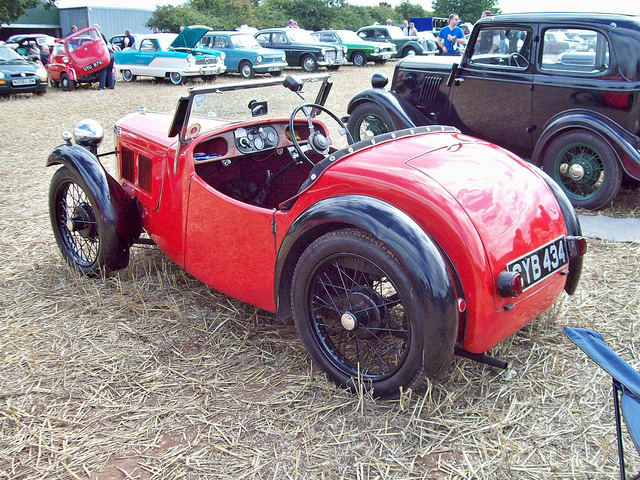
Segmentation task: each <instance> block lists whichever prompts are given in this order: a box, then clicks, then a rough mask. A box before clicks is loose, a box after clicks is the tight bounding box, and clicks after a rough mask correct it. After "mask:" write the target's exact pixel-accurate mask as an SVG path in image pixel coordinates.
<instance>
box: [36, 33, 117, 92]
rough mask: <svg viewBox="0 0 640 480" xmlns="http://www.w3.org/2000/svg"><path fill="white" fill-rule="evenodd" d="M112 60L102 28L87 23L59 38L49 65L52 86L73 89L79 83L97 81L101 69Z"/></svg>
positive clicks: (52, 51) (50, 56)
mask: <svg viewBox="0 0 640 480" xmlns="http://www.w3.org/2000/svg"><path fill="white" fill-rule="evenodd" d="M109 62H110V55H109V50H108V48H107V44H106V43H105V41H104V39H103V38H102V35H101V34H100V31H99V30H98V29H97V28H96V27H87V28H83V29H82V30H78V31H77V32H75V33H73V34H71V35H69V36H68V37H66V38H59V39H58V40H56V43H55V44H54V46H53V48H52V50H51V54H50V55H49V62H48V63H47V65H46V69H47V72H48V73H49V81H50V82H51V84H52V86H58V85H60V86H61V87H62V89H63V90H72V89H73V87H74V86H75V85H76V84H77V83H91V82H97V81H98V71H100V70H101V69H103V68H105V66H106V65H109Z"/></svg>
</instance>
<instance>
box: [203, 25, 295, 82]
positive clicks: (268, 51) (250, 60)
mask: <svg viewBox="0 0 640 480" xmlns="http://www.w3.org/2000/svg"><path fill="white" fill-rule="evenodd" d="M198 45H199V48H203V49H206V48H212V49H215V50H219V51H221V52H224V54H225V57H224V64H225V65H226V67H227V73H229V72H235V73H239V74H240V75H242V77H243V78H253V77H255V75H256V73H268V74H270V75H272V76H274V77H277V76H279V75H281V74H282V71H283V70H284V68H285V67H286V66H287V65H288V64H287V56H286V54H285V52H284V51H283V50H274V49H272V48H264V47H261V46H260V44H259V43H258V42H257V40H256V39H255V38H254V37H253V35H250V34H248V33H242V32H209V33H207V34H206V35H205V36H204V37H202V38H201V39H200V42H199V44H198Z"/></svg>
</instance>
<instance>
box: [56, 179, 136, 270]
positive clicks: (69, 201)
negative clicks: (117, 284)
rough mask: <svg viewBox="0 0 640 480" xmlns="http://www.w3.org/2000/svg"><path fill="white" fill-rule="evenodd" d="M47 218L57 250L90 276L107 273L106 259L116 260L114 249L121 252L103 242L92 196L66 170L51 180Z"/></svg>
mask: <svg viewBox="0 0 640 480" xmlns="http://www.w3.org/2000/svg"><path fill="white" fill-rule="evenodd" d="M49 214H50V216H51V227H52V228H53V234H54V236H55V238H56V242H57V243H58V247H59V248H60V251H61V252H62V256H63V257H64V259H65V260H66V261H67V263H68V264H69V265H70V266H71V267H73V268H75V269H76V270H79V271H80V272H82V273H85V274H89V275H91V274H93V275H97V274H100V273H101V272H104V273H107V272H108V271H109V270H110V268H109V265H108V262H107V259H109V258H115V253H114V252H116V250H114V249H119V250H121V248H120V246H119V245H113V244H112V243H114V242H107V241H106V239H105V238H104V236H105V233H104V232H105V225H103V223H102V222H103V220H102V219H101V216H100V214H99V212H98V209H97V203H96V199H95V197H94V195H93V194H92V193H91V191H90V190H89V188H88V187H87V185H86V184H85V182H84V181H83V180H82V178H81V177H80V176H79V175H78V174H77V173H76V172H74V171H72V170H70V169H69V168H67V167H62V168H60V169H58V171H56V173H55V174H54V175H53V178H52V179H51V186H50V188H49ZM126 253H128V250H127V252H126Z"/></svg>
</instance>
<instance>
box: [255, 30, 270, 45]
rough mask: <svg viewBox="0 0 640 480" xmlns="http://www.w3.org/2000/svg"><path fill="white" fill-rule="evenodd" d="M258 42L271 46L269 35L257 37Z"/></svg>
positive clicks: (264, 34)
mask: <svg viewBox="0 0 640 480" xmlns="http://www.w3.org/2000/svg"><path fill="white" fill-rule="evenodd" d="M256 40H257V41H258V43H259V44H260V45H269V34H268V33H261V34H260V35H258V36H257V37H256Z"/></svg>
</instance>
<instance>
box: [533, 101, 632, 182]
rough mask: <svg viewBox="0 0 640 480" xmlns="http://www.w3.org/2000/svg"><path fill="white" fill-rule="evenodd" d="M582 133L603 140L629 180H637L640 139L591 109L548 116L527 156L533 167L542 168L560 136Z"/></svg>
mask: <svg viewBox="0 0 640 480" xmlns="http://www.w3.org/2000/svg"><path fill="white" fill-rule="evenodd" d="M576 129H579V130H586V131H588V132H591V133H593V134H595V135H598V136H600V137H601V138H603V139H604V140H605V141H606V142H607V143H608V144H609V145H610V146H611V148H613V150H614V151H615V152H616V155H617V156H618V161H619V162H620V165H621V166H622V168H623V169H624V171H625V172H626V173H627V175H629V176H630V177H632V178H634V179H636V180H640V138H638V137H637V136H635V135H633V134H631V133H629V132H628V131H627V130H625V129H624V128H622V127H621V126H620V125H618V124H617V123H616V122H614V121H613V120H611V119H610V118H608V117H606V116H604V115H602V114H601V113H598V112H594V111H591V110H583V109H574V110H567V111H565V112H562V113H559V114H558V115H555V116H554V117H552V118H551V119H550V120H549V121H548V122H547V124H546V125H545V127H544V130H543V132H542V135H540V138H539V139H538V141H537V142H536V146H535V148H534V150H533V154H532V155H531V161H532V163H534V164H535V165H542V162H543V161H544V155H545V153H546V151H547V149H548V148H549V146H550V145H551V143H552V142H553V140H554V139H555V138H556V137H557V136H558V135H560V134H562V133H564V132H567V131H569V130H576Z"/></svg>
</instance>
